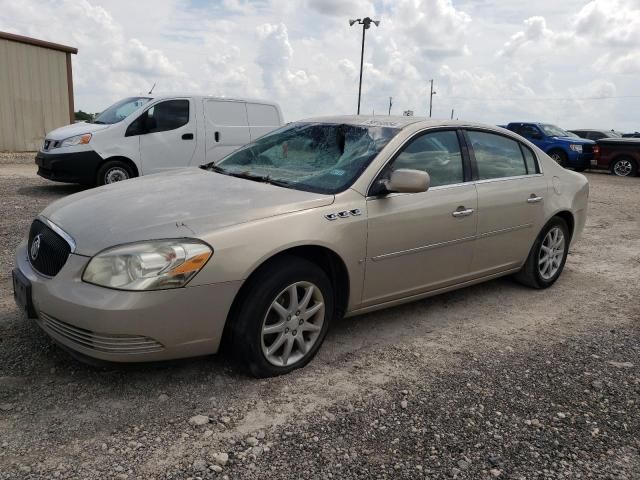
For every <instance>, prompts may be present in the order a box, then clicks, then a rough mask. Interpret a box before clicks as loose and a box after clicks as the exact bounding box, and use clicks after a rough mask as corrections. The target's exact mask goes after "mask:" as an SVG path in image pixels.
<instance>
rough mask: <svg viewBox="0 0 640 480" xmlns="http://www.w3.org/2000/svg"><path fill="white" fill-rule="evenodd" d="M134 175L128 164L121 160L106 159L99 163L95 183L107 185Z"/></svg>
mask: <svg viewBox="0 0 640 480" xmlns="http://www.w3.org/2000/svg"><path fill="white" fill-rule="evenodd" d="M134 176H135V175H134V173H133V171H132V169H131V167H130V166H129V165H127V163H125V162H123V161H122V160H108V161H106V162H104V163H103V164H102V165H100V168H99V169H98V175H97V178H96V184H97V185H98V186H101V185H109V184H111V183H116V182H120V181H123V180H128V179H130V178H133V177H134Z"/></svg>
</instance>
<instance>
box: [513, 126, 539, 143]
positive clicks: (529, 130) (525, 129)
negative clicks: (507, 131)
mask: <svg viewBox="0 0 640 480" xmlns="http://www.w3.org/2000/svg"><path fill="white" fill-rule="evenodd" d="M518 133H519V134H520V135H522V136H523V137H525V138H533V139H536V140H539V139H541V138H542V135H541V134H540V131H539V130H538V129H537V128H536V127H534V126H533V125H522V127H520V131H519V132H518Z"/></svg>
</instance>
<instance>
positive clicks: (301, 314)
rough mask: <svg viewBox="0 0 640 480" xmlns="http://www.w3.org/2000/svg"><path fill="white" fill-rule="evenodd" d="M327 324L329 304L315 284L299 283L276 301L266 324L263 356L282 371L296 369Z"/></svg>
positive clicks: (283, 291)
mask: <svg viewBox="0 0 640 480" xmlns="http://www.w3.org/2000/svg"><path fill="white" fill-rule="evenodd" d="M324 321H325V302H324V297H323V296H322V292H321V291H320V289H319V288H318V287H317V286H316V285H314V284H313V283H311V282H296V283H293V284H291V285H289V286H288V287H287V288H285V289H284V290H282V291H281V292H280V293H279V294H278V296H277V297H276V298H275V299H274V300H273V302H272V303H271V305H270V306H269V309H268V311H267V314H266V315H265V317H264V320H263V322H262V353H263V354H264V356H265V358H266V359H267V361H268V362H269V363H271V364H272V365H276V366H278V367H287V366H290V365H293V364H295V363H297V362H299V361H301V360H302V359H303V358H305V357H306V356H307V354H309V352H311V350H312V349H313V347H314V345H315V344H316V342H317V340H318V337H319V336H320V332H321V331H322V326H323V324H324Z"/></svg>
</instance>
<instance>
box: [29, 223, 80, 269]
mask: <svg viewBox="0 0 640 480" xmlns="http://www.w3.org/2000/svg"><path fill="white" fill-rule="evenodd" d="M34 243H37V245H34ZM70 253H71V245H69V243H68V242H67V241H66V240H65V239H64V238H62V237H61V236H60V235H58V234H57V233H56V232H55V231H54V230H53V229H52V228H50V227H49V226H48V225H45V224H44V223H43V222H41V221H40V220H34V221H33V223H32V224H31V229H30V230H29V243H28V244H27V257H29V262H30V263H31V265H32V266H33V268H35V269H36V270H37V271H38V272H40V273H42V274H43V275H46V276H48V277H54V276H56V275H57V274H58V272H59V271H60V270H61V269H62V267H64V264H65V263H67V259H68V258H69V254H70Z"/></svg>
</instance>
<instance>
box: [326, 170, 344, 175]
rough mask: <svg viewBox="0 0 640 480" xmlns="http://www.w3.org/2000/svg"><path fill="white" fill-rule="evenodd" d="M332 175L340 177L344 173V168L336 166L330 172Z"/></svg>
mask: <svg viewBox="0 0 640 480" xmlns="http://www.w3.org/2000/svg"><path fill="white" fill-rule="evenodd" d="M329 174H330V175H336V176H338V177H341V176H342V175H344V170H340V169H339V168H334V169H333V170H331V171H330V172H329Z"/></svg>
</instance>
